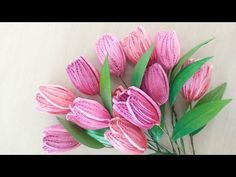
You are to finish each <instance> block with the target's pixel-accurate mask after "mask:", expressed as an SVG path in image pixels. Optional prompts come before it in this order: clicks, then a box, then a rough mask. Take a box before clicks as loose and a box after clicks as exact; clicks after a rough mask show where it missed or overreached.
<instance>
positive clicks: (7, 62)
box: [0, 23, 236, 154]
mask: <svg viewBox="0 0 236 177" xmlns="http://www.w3.org/2000/svg"><path fill="white" fill-rule="evenodd" d="M140 24H142V25H143V26H144V27H145V29H146V30H147V32H148V33H149V34H150V35H151V37H152V38H154V35H155V33H156V32H157V31H160V30H175V31H176V32H177V35H178V37H179V40H180V43H181V49H182V53H185V52H186V51H187V50H189V49H190V48H192V47H193V46H194V45H196V44H197V43H199V42H201V41H204V40H206V39H209V38H210V37H213V36H214V37H216V39H215V40H214V41H213V42H211V43H209V44H208V45H207V46H205V47H203V48H202V49H200V50H199V51H198V52H197V53H196V54H195V55H194V56H195V57H205V56H211V55H214V56H215V57H214V59H213V60H212V61H211V63H213V65H214V70H213V78H212V82H211V88H214V87H215V86H217V85H219V84H221V83H222V82H225V81H226V82H228V87H227V90H226V93H225V98H233V99H234V100H233V101H232V102H231V103H230V104H229V105H228V106H227V107H226V108H225V109H224V110H223V111H222V112H221V113H220V114H219V115H218V117H217V118H216V119H215V120H213V121H212V122H211V123H209V125H208V126H207V128H205V129H204V130H203V131H202V132H201V133H200V134H199V135H197V136H196V137H195V145H196V151H197V153H200V154H230V153H234V154H236V118H235V114H236V109H235V108H236V104H235V98H236V92H235V90H236V83H235V77H236V52H235V43H236V24H235V23H231V24H230V23H218V24H217V23H195V24H191V23H1V24H0V81H1V82H0V93H1V98H0V153H1V154H45V152H43V150H42V149H41V146H42V140H41V132H42V130H43V128H44V127H47V126H49V125H52V124H55V123H57V121H56V119H55V118H54V117H53V116H50V115H47V114H42V113H39V112H37V111H36V110H35V94H36V92H37V89H38V86H39V85H40V84H44V83H54V84H61V85H64V86H67V87H68V88H70V89H72V91H74V92H75V93H76V94H77V95H78V96H83V95H82V94H80V93H79V92H78V91H76V90H75V88H74V87H73V85H72V84H71V83H70V81H69V80H68V78H67V76H66V73H65V67H66V65H67V64H68V63H69V62H71V61H72V60H74V59H75V58H76V57H78V56H79V55H81V54H85V55H86V56H88V57H89V58H90V60H91V61H92V63H93V64H94V65H95V67H96V68H98V69H99V70H100V65H99V63H98V61H97V59H96V55H95V51H94V45H95V41H96V40H97V38H98V37H99V36H101V35H102V34H104V33H112V34H114V35H115V36H117V37H118V38H120V39H121V38H123V37H124V36H125V35H126V34H127V33H128V32H130V31H132V30H133V29H134V28H135V27H136V26H137V25H140ZM131 72H132V65H131V64H129V65H128V66H127V72H126V74H125V76H126V78H125V80H126V82H128V80H129V75H130V73H131ZM114 83H115V85H117V84H118V83H119V80H115V82H114ZM178 107H180V105H177V108H178ZM187 139H188V138H186V140H187ZM73 153H76V154H120V153H119V152H117V151H116V150H114V149H101V150H93V149H89V148H87V147H84V146H81V147H80V148H78V149H76V150H73V151H70V152H68V154H73Z"/></svg>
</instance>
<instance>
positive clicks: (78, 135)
mask: <svg viewBox="0 0 236 177" xmlns="http://www.w3.org/2000/svg"><path fill="white" fill-rule="evenodd" d="M57 120H58V121H59V122H60V123H61V125H62V126H63V127H64V128H65V129H66V130H67V131H68V132H69V133H70V134H71V136H73V137H74V138H75V140H76V141H78V142H79V143H81V144H84V145H85V146H88V147H90V148H94V149H101V148H103V147H104V145H103V144H102V143H100V142H99V141H97V140H95V139H94V138H92V137H91V136H89V135H88V134H87V133H86V132H85V131H84V130H83V129H82V128H80V127H78V126H77V125H75V124H73V123H72V122H69V121H67V120H65V119H63V118H60V117H57Z"/></svg>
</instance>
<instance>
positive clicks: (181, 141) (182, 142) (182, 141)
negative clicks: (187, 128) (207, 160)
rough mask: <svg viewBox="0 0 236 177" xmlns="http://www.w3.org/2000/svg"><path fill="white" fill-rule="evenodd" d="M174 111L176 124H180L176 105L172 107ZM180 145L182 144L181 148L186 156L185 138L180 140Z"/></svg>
mask: <svg viewBox="0 0 236 177" xmlns="http://www.w3.org/2000/svg"><path fill="white" fill-rule="evenodd" d="M172 111H173V114H174V118H175V122H176V123H177V122H178V119H177V117H178V115H177V113H176V111H175V106H174V105H173V107H172ZM180 143H181V146H182V150H183V153H184V154H186V151H185V145H184V140H183V138H180Z"/></svg>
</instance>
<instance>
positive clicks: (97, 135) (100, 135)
mask: <svg viewBox="0 0 236 177" xmlns="http://www.w3.org/2000/svg"><path fill="white" fill-rule="evenodd" d="M107 130H108V128H103V129H99V130H85V132H86V133H87V134H88V135H90V136H91V137H93V138H94V139H96V140H97V141H99V142H100V143H102V144H104V145H105V146H108V147H111V144H110V143H109V142H108V141H107V140H106V139H105V138H104V133H105V132H106V131H107Z"/></svg>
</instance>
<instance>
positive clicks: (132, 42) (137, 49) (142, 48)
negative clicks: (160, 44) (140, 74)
mask: <svg viewBox="0 0 236 177" xmlns="http://www.w3.org/2000/svg"><path fill="white" fill-rule="evenodd" d="M121 44H122V46H123V48H124V51H125V54H126V56H127V57H128V59H129V60H130V61H131V62H132V63H134V64H136V63H137V62H138V60H139V59H140V58H141V56H142V55H143V54H144V53H145V52H146V51H147V50H148V49H149V48H150V47H151V45H152V41H151V38H150V36H149V35H148V34H147V33H146V31H145V30H144V28H143V27H142V26H139V27H137V28H136V29H135V30H134V31H133V32H131V33H129V34H128V36H126V37H125V38H124V39H123V40H122V41H121ZM156 60H157V55H156V52H155V50H154V51H153V53H152V55H151V58H150V61H149V65H151V64H153V63H155V62H156Z"/></svg>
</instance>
